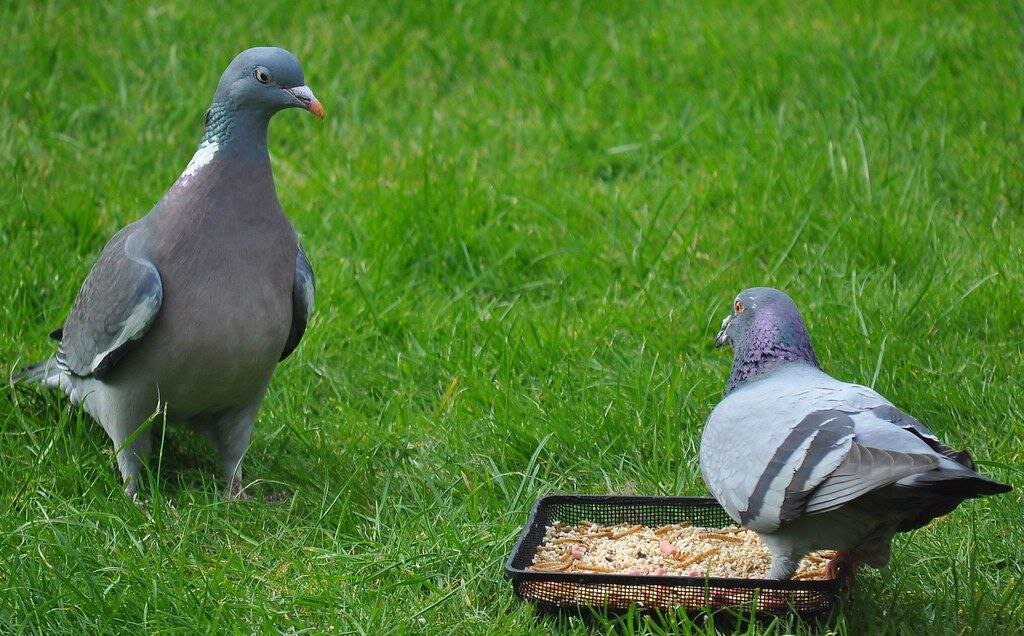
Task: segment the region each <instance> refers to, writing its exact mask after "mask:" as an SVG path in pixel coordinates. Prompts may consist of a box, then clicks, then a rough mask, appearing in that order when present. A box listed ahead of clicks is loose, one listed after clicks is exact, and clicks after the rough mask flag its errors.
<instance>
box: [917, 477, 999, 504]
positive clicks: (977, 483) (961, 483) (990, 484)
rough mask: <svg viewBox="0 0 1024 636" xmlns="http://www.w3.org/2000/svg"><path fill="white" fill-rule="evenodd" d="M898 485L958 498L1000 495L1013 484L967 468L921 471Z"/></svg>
mask: <svg viewBox="0 0 1024 636" xmlns="http://www.w3.org/2000/svg"><path fill="white" fill-rule="evenodd" d="M900 485H906V486H909V487H911V488H915V489H918V490H926V491H928V492H929V493H932V494H935V495H939V496H941V497H949V498H954V499H960V500H963V499H973V498H975V497H985V496H987V495H1000V494H1002V493H1004V492H1010V491H1011V490H1013V486H1011V485H1009V484H1004V483H1000V482H998V481H995V480H994V479H989V478H988V477H984V476H982V475H979V474H978V473H975V472H973V471H970V472H968V471H967V470H964V471H963V472H962V473H955V474H952V475H950V474H947V473H946V471H942V470H936V471H932V472H928V473H922V474H920V475H914V476H913V477H912V478H910V479H907V480H906V481H904V482H901V483H900Z"/></svg>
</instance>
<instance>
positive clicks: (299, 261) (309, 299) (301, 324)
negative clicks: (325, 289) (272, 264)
mask: <svg viewBox="0 0 1024 636" xmlns="http://www.w3.org/2000/svg"><path fill="white" fill-rule="evenodd" d="M315 291H316V278H315V277H314V276H313V267H312V266H311V265H310V264H309V259H307V258H306V253H305V252H304V251H303V250H302V246H301V245H300V246H299V251H298V253H297V254H296V255H295V284H294V285H293V286H292V325H291V328H290V329H289V331H288V340H287V341H286V342H285V345H284V352H282V353H281V360H284V359H285V358H287V357H288V356H290V355H291V353H292V351H295V348H296V347H298V346H299V341H300V340H302V335H303V334H304V333H306V324H307V323H308V322H309V316H310V314H312V313H313V295H314V293H315Z"/></svg>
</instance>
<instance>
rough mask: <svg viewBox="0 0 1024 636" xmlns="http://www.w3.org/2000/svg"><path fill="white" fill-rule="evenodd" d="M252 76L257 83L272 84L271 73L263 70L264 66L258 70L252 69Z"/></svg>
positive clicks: (257, 68)
mask: <svg viewBox="0 0 1024 636" xmlns="http://www.w3.org/2000/svg"><path fill="white" fill-rule="evenodd" d="M252 76H253V77H255V78H256V81H257V82H259V83H260V84H269V83H270V73H268V72H267V69H265V68H263V67H262V66H257V67H256V68H254V69H252Z"/></svg>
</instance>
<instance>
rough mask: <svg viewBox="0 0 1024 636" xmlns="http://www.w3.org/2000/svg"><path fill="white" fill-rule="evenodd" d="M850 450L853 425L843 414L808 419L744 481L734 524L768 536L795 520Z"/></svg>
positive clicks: (821, 413)
mask: <svg viewBox="0 0 1024 636" xmlns="http://www.w3.org/2000/svg"><path fill="white" fill-rule="evenodd" d="M852 446H853V421H852V420H851V419H850V416H849V415H848V414H847V413H844V412H842V411H838V410H834V409H824V410H819V411H812V412H811V413H808V414H807V415H806V416H805V417H804V418H803V419H801V420H799V421H798V422H797V423H796V424H795V425H794V426H792V427H791V428H790V429H789V431H788V433H787V434H786V437H785V438H784V439H783V440H782V441H781V443H779V444H777V445H776V446H775V447H774V449H773V450H772V452H771V455H770V458H769V459H768V462H767V464H766V465H765V466H764V468H763V470H761V471H760V472H757V473H756V474H752V475H751V476H750V478H748V479H747V480H745V484H744V486H745V490H746V493H747V494H746V497H745V505H744V506H743V507H742V508H740V509H739V510H738V511H737V513H738V516H739V521H740V523H741V524H742V525H744V526H747V527H750V528H753V529H755V530H758V531H761V532H770V531H772V530H775V529H776V528H778V527H779V525H780V524H781V523H782V522H784V521H788V520H790V519H793V518H795V517H797V516H799V515H800V514H801V513H802V509H803V507H804V505H805V503H806V501H807V498H808V496H809V494H810V493H811V492H812V491H813V490H814V489H815V488H816V487H817V486H818V485H819V484H821V483H822V481H824V480H825V479H826V478H827V477H828V476H829V475H830V474H831V473H832V471H834V470H835V469H836V468H837V467H838V466H839V465H841V464H842V462H843V460H844V458H845V457H846V456H847V454H848V453H849V452H850V449H851V447H852Z"/></svg>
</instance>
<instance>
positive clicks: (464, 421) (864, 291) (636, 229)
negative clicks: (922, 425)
mask: <svg viewBox="0 0 1024 636" xmlns="http://www.w3.org/2000/svg"><path fill="white" fill-rule="evenodd" d="M94 5H95V6H94ZM897 5H898V6H897ZM0 18H2V20H0V24H2V26H0V30H2V35H3V37H2V38H0V52H2V54H3V58H4V59H5V60H6V61H7V62H6V64H5V68H4V70H3V71H2V72H0V82H2V85H0V88H2V91H0V104H2V108H0V167H2V170H3V175H4V176H3V178H2V179H0V245H2V253H0V298H3V299H4V302H3V305H2V307H0V316H2V324H3V326H4V330H3V333H2V335H0V359H2V360H3V361H4V364H5V365H6V368H7V370H8V371H14V370H15V369H17V368H18V367H20V366H22V365H24V364H25V363H28V362H33V361H36V360H39V359H42V358H44V357H45V356H47V355H49V353H50V352H51V349H52V346H53V345H52V343H51V342H49V341H48V339H47V337H46V334H47V333H48V332H49V331H50V330H51V329H53V328H55V327H57V326H59V325H60V324H61V322H62V320H63V318H64V316H65V315H66V312H67V310H68V308H69V307H70V303H71V301H72V299H73V297H74V294H75V292H76V290H77V289H78V286H79V285H80V284H81V281H82V280H83V278H84V276H85V274H86V273H87V272H88V270H89V267H90V266H91V264H92V262H93V260H94V259H95V258H96V256H97V254H98V253H99V250H100V249H101V247H102V246H103V244H104V243H105V241H106V239H107V238H108V237H109V236H111V235H112V234H113V233H114V232H115V231H116V230H117V229H118V228H119V227H121V226H123V225H124V224H126V223H128V222H130V221H132V220H134V219H135V218H137V217H139V216H141V215H142V214H144V213H145V212H146V211H147V210H148V209H149V208H150V206H151V205H152V204H153V203H155V202H156V201H157V200H158V199H159V197H160V196H161V195H162V193H163V192H164V190H166V188H167V187H168V186H169V185H170V184H171V183H172V182H173V181H174V179H175V177H176V176H177V175H178V174H179V173H180V172H181V170H182V169H183V167H184V165H185V164H186V162H187V161H188V160H189V158H190V157H191V156H192V152H193V151H194V149H195V145H196V144H197V142H198V140H199V137H200V135H201V131H202V122H203V113H204V111H205V109H206V107H207V106H208V104H209V100H210V97H211V96H212V94H213V90H214V88H215V86H216V82H217V79H218V77H219V75H220V72H221V71H222V69H223V67H224V66H225V65H226V64H227V62H228V61H229V60H230V59H231V57H232V56H233V55H234V54H235V53H236V52H237V51H239V50H241V49H244V48H247V47H249V46H253V45H257V44H266V43H270V44H277V45H280V46H283V47H286V48H288V49H290V50H292V51H293V52H295V53H296V55H297V56H298V57H299V58H300V59H301V60H302V62H303V65H304V67H305V71H306V79H307V82H308V83H309V85H310V86H311V87H312V88H313V90H314V91H315V92H316V94H317V96H318V97H319V98H320V100H321V101H322V102H323V103H324V105H325V107H326V109H327V118H326V119H325V120H324V121H323V122H320V121H317V120H315V119H314V118H313V117H309V116H308V115H307V114H305V113H302V112H300V111H296V110H293V111H287V112H284V113H282V114H280V115H279V116H278V117H277V118H276V119H275V121H274V123H273V125H272V127H271V139H270V145H271V154H272V157H273V163H274V170H275V174H276V178H277V186H278V191H279V195H280V198H281V201H282V204H283V206H284V208H285V210H286V211H287V213H288V214H289V216H290V218H291V219H292V221H293V223H294V225H295V226H296V228H297V229H298V231H299V233H300V235H301V237H302V240H303V243H304V245H305V248H306V251H307V252H308V254H309V257H310V260H311V261H312V263H313V267H314V269H315V271H316V274H317V278H318V291H317V298H316V308H315V315H314V318H313V320H312V322H311V324H310V328H309V330H308V331H307V333H306V337H305V339H304V340H303V342H302V344H301V346H300V347H299V349H298V350H297V352H296V353H295V354H294V355H293V356H292V357H291V358H289V359H288V360H287V361H285V362H284V363H283V364H282V365H281V366H280V367H279V369H278V371H277V374H276V376H275V378H274V380H273V382H272V384H271V389H270V392H269V394H268V397H267V400H266V402H265V404H264V407H263V411H262V413H261V416H260V419H259V421H258V423H257V427H256V432H255V433H254V436H253V444H252V447H251V449H250V451H249V454H248V457H247V460H246V461H247V464H246V467H247V470H248V474H247V477H248V478H250V479H253V480H255V483H253V484H252V485H251V486H250V488H251V490H253V491H254V492H257V493H259V492H271V491H273V490H279V489H284V490H286V491H288V492H289V493H290V494H291V497H290V498H289V499H288V500H287V501H285V502H283V503H275V504H257V503H243V502H230V501H224V500H222V499H221V498H220V496H219V495H218V491H219V489H220V487H221V485H220V484H219V483H218V482H217V480H216V478H215V473H216V461H215V457H214V454H213V452H212V450H211V449H210V448H209V447H207V446H206V445H205V443H204V442H201V441H200V440H199V439H198V438H196V437H194V436H193V435H191V434H190V433H188V432H187V431H183V430H179V429H175V428H168V429H167V430H166V431H165V435H164V436H163V437H162V439H161V444H162V450H161V452H160V453H159V454H158V456H155V457H154V459H153V462H152V464H151V469H152V470H151V473H150V476H149V479H148V483H146V484H145V485H144V487H143V489H142V502H143V505H142V506H141V507H139V506H136V505H135V504H133V503H131V502H130V501H128V500H127V499H126V498H125V497H124V496H123V495H122V492H121V486H120V485H119V483H118V478H117V476H116V472H115V470H114V461H113V456H112V453H111V449H110V448H109V443H108V440H107V437H106V435H105V434H104V433H103V431H102V430H101V429H100V428H99V426H98V425H96V424H95V423H94V422H93V421H91V420H90V419H89V418H88V417H87V416H86V415H84V414H83V413H82V412H80V411H79V410H77V409H75V408H72V407H70V406H69V405H68V403H67V400H65V399H62V396H58V395H55V394H52V393H48V392H44V391H41V390H36V389H33V388H23V387H14V388H6V389H4V390H3V391H2V397H0V631H3V632H38V633H47V634H53V633H61V632H64V633H67V632H72V633H95V632H103V633H142V632H159V633H189V634H191V633H199V632H233V633H252V632H274V631H285V632H300V631H304V630H307V629H308V630H310V631H312V632H314V633H324V632H329V633H371V634H383V633H410V632H412V633H437V634H447V633H470V634H494V633H499V634H504V633H509V634H513V633H515V634H518V633H538V634H544V633H559V634H561V633H566V634H570V633H571V634H582V633H590V632H596V633H605V632H613V631H621V632H623V633H646V632H652V633H663V632H671V631H679V632H681V633H705V632H708V633H713V632H714V631H715V629H716V625H715V624H713V623H712V622H711V621H708V620H706V619H702V618H695V619H688V618H687V617H685V616H682V615H670V616H666V617H660V618H656V619H651V618H649V617H643V616H636V615H632V614H630V615H626V616H620V617H606V616H595V617H594V618H593V620H590V621H581V620H580V619H578V618H568V617H546V616H540V615H537V614H535V612H534V611H533V608H531V607H530V606H529V605H527V604H525V603H523V602H521V601H519V600H518V599H516V598H515V597H514V596H513V595H512V591H511V586H510V585H509V583H508V581H507V580H506V579H505V578H504V576H503V562H504V559H505V558H506V556H507V555H508V553H509V551H510V550H511V548H512V544H513V542H514V540H515V537H516V535H517V533H518V531H519V529H520V528H521V526H522V523H523V522H524V520H525V517H526V514H527V513H528V511H529V508H530V506H531V505H532V503H533V501H534V500H535V499H536V498H537V497H539V496H541V495H544V494H548V493H557V492H581V493H637V494H674V493H680V494H702V493H704V492H706V491H705V489H704V486H703V483H702V480H701V477H700V470H699V467H698V464H697V446H698V444H699V438H700V431H701V427H702V425H703V422H704V420H705V418H706V417H707V415H708V413H709V412H710V410H711V408H712V407H713V406H714V404H715V403H716V402H717V400H718V399H720V397H721V394H722V390H723V387H724V383H725V379H726V376H727V374H728V369H729V364H730V357H729V354H728V353H727V352H725V351H721V350H714V349H713V348H712V346H711V341H712V338H713V337H714V334H715V331H716V330H717V328H718V325H719V323H720V321H721V319H722V317H723V316H724V315H725V314H726V313H727V312H728V311H729V308H730V306H731V301H732V298H733V297H734V295H735V294H736V292H737V291H739V290H740V289H742V288H744V287H748V286H754V285H771V286H775V287H780V288H782V289H785V290H786V291H787V292H788V293H789V294H790V295H791V296H792V297H793V298H794V299H795V300H796V301H797V303H798V304H799V305H800V306H801V307H802V309H803V311H804V314H805V317H806V318H807V322H808V324H809V328H810V331H811V336H812V338H813V340H814V343H815V345H816V347H817V351H818V355H819V358H820V359H821V361H822V364H823V366H824V368H825V369H826V370H828V371H830V372H831V373H833V374H834V375H836V376H838V377H840V378H842V379H846V380H852V381H857V382H861V383H864V384H868V385H871V386H874V387H876V388H877V389H878V390H880V391H881V392H882V393H883V394H885V395H887V396H888V397H889V398H890V399H892V400H893V401H894V402H895V403H896V404H897V405H899V406H901V407H902V408H904V409H906V410H907V411H908V412H910V413H911V414H914V415H915V416H917V417H918V418H919V419H921V420H923V421H924V422H926V423H927V424H928V425H929V426H930V427H931V428H932V429H933V430H935V431H936V432H937V433H938V434H939V435H940V436H941V437H943V438H944V439H945V440H946V441H947V442H949V443H950V444H951V445H953V446H955V447H958V448H968V449H971V450H972V452H973V454H974V456H975V458H976V459H978V460H979V464H981V465H982V467H983V470H984V471H986V472H987V473H988V474H990V475H992V476H994V477H996V478H998V479H1000V480H1002V481H1006V482H1010V483H1013V484H1015V485H1017V486H1018V490H1016V491H1014V492H1012V493H1010V494H1008V495H1003V496H1001V497H997V498H990V499H987V500H984V501H976V502H969V503H967V504H965V505H964V506H962V507H961V508H960V509H958V510H957V511H956V512H954V513H953V514H951V515H949V516H948V517H946V518H943V519H941V520H939V521H938V522H936V523H934V524H932V525H931V526H928V527H926V528H924V529H922V530H919V531H916V532H914V533H912V534H910V535H903V536H901V537H899V538H898V539H897V541H896V542H895V546H894V547H895V549H894V557H893V560H892V563H891V564H890V566H889V567H888V568H886V569H884V570H881V571H874V570H870V571H862V573H861V576H860V577H859V580H858V585H857V589H856V592H855V594H854V596H853V597H852V598H851V599H850V600H849V601H848V602H847V603H845V604H844V606H843V607H842V608H841V609H840V611H839V612H838V614H837V615H836V616H835V617H833V618H832V620H831V621H829V622H828V623H825V624H824V625H823V626H819V628H822V629H826V630H835V632H837V633H841V634H860V633H865V632H871V633H882V632H892V633H907V632H919V633H929V634H935V633H943V632H951V633H965V632H966V633H976V634H991V633H1014V632H1017V631H1019V630H1021V629H1022V628H1024V600H1022V599H1024V584H1022V578H1024V557H1022V556H1021V552H1020V548H1021V546H1022V545H1024V512H1022V507H1021V503H1022V502H1021V495H1020V493H1021V489H1020V487H1021V486H1024V469H1022V465H1024V450H1022V448H1024V443H1022V437H1024V424H1022V422H1024V384H1022V382H1021V377H1022V375H1021V370H1022V368H1024V354H1022V348H1021V341H1022V337H1024V321H1022V318H1021V313H1022V307H1024V292H1022V289H1024V269H1022V267H1021V262H1022V259H1024V92H1022V89H1021V86H1022V82H1024V53H1022V50H1024V10H1022V9H1021V8H1020V5H1019V4H1016V3H1011V2H992V3H980V2H979V3H970V2H907V3H886V2H852V1H843V2H801V3H789V2H782V1H779V2H756V3H749V2H708V3H690V2H644V3H631V2H550V3H541V2H490V1H484V0H480V1H478V2H458V3H453V4H449V3H412V2H409V3H399V2H396V3H376V2H351V3H345V4H343V5H335V4H333V3H310V4H302V5H297V4H295V3H292V2H274V3H259V4H255V3H253V4H248V3H247V4H241V3H238V4H235V3H233V4H231V5H227V6H220V5H219V4H216V5H215V4H214V3H184V2H182V3H178V4H174V5H168V6H164V7H153V8H147V7H143V6H139V5H138V4H136V3H130V2H117V3H109V4H104V5H102V6H101V4H100V3H71V2H34V3H28V2H23V3H6V4H4V6H3V7H2V8H0ZM741 628H742V629H747V630H749V632H750V633H761V632H762V631H763V632H764V633H769V634H782V633H790V632H804V631H806V630H808V629H809V628H808V627H807V626H806V625H802V624H799V623H793V622H789V621H781V622H776V623H771V624H762V625H748V626H745V627H744V626H741ZM717 629H719V630H725V631H728V630H729V629H731V627H728V626H725V625H723V624H721V622H719V624H718V625H717Z"/></svg>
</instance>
